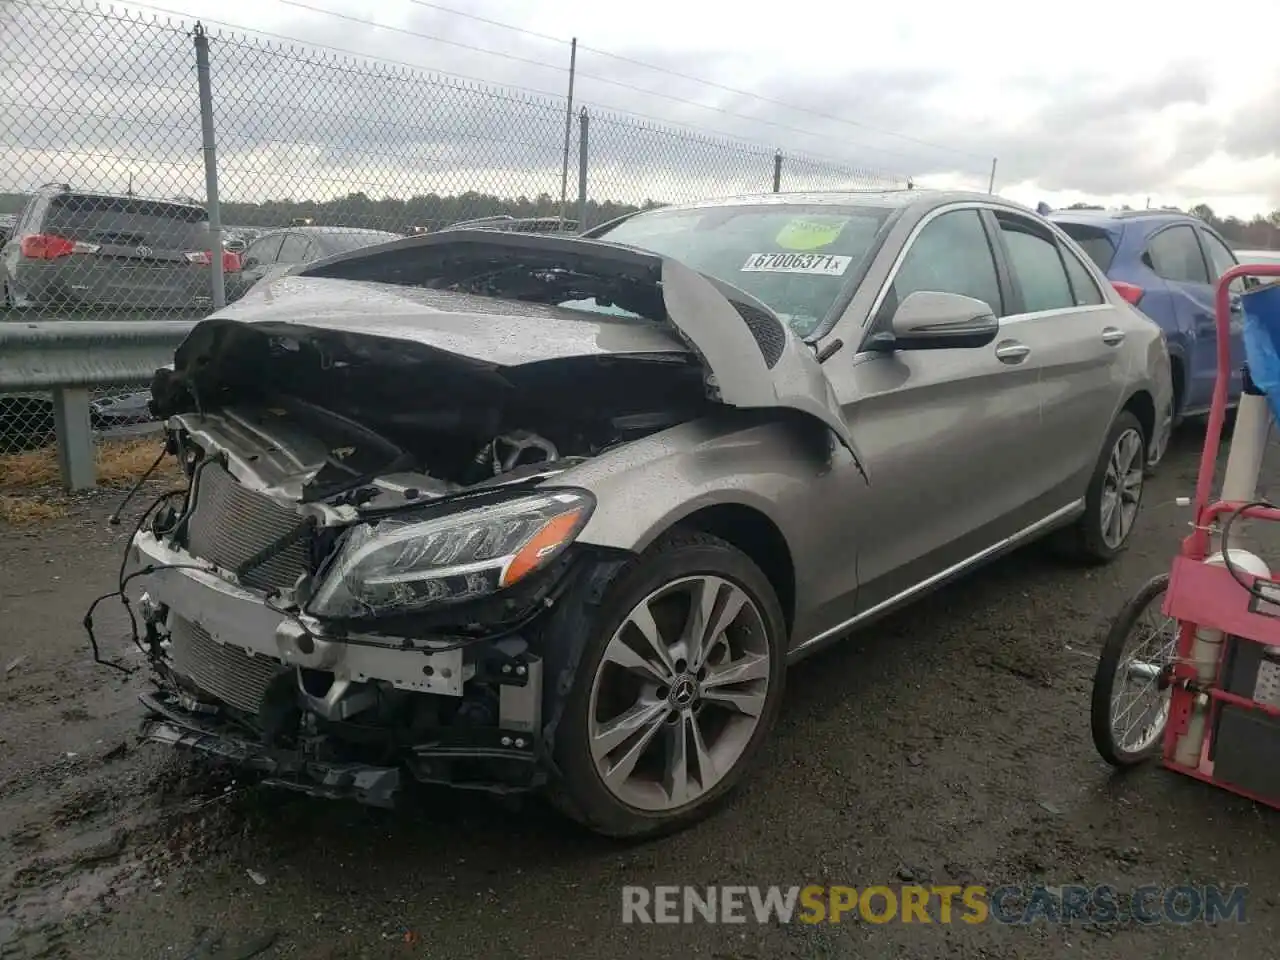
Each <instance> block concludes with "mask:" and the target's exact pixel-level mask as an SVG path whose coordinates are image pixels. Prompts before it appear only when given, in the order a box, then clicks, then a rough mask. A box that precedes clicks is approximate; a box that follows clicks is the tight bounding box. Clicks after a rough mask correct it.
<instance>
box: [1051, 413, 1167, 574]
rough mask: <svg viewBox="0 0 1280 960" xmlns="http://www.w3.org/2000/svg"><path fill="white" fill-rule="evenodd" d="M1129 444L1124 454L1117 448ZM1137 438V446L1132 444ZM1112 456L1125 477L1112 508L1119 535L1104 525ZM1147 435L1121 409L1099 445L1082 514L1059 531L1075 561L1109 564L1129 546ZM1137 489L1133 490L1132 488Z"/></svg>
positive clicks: (1062, 543) (1139, 498) (1138, 502)
mask: <svg viewBox="0 0 1280 960" xmlns="http://www.w3.org/2000/svg"><path fill="white" fill-rule="evenodd" d="M1122 440H1123V441H1124V442H1125V443H1126V444H1127V445H1129V446H1130V449H1131V454H1129V453H1123V452H1121V451H1120V449H1119V447H1120V444H1121V441H1122ZM1135 441H1136V444H1137V446H1136V448H1135V447H1132V444H1133V443H1134V442H1135ZM1113 457H1118V458H1119V461H1120V462H1119V464H1118V465H1119V467H1120V468H1121V470H1122V476H1123V478H1125V479H1126V480H1127V482H1126V483H1125V484H1124V485H1123V491H1124V492H1123V496H1122V497H1121V499H1120V502H1119V503H1118V504H1117V505H1116V507H1115V512H1118V513H1120V520H1121V521H1122V523H1123V529H1122V531H1121V532H1120V535H1119V536H1113V533H1114V530H1113V529H1112V528H1109V527H1108V526H1107V521H1108V519H1109V518H1113V517H1114V514H1113V513H1109V512H1108V511H1107V505H1108V500H1109V498H1108V493H1110V492H1115V490H1116V489H1117V488H1116V487H1115V485H1114V482H1113V475H1114V468H1115V467H1116V466H1117V464H1116V463H1114V462H1113ZM1146 459H1147V438H1146V433H1145V431H1144V430H1143V429H1142V424H1140V423H1139V422H1138V418H1137V417H1135V416H1134V415H1133V414H1132V413H1130V412H1129V411H1128V410H1123V411H1121V412H1120V415H1119V416H1118V417H1116V419H1115V422H1114V423H1112V425H1111V429H1110V430H1109V431H1107V440H1106V442H1105V443H1104V444H1103V445H1102V452H1101V453H1100V454H1099V455H1098V462H1097V464H1096V465H1095V467H1094V469H1093V476H1092V477H1090V479H1089V487H1088V490H1086V492H1085V498H1084V503H1085V509H1084V513H1083V514H1082V515H1081V517H1080V518H1079V519H1078V520H1077V521H1076V522H1075V523H1074V524H1073V525H1072V526H1070V527H1068V528H1067V529H1066V530H1064V531H1063V532H1062V535H1061V536H1060V538H1059V541H1058V542H1059V545H1060V548H1061V549H1062V551H1063V552H1064V553H1065V554H1066V555H1067V556H1069V557H1070V558H1072V559H1074V560H1078V561H1080V562H1083V563H1088V564H1103V563H1110V562H1111V561H1112V560H1114V559H1115V558H1116V557H1118V556H1119V555H1120V554H1121V553H1123V552H1124V551H1125V549H1126V548H1127V547H1128V545H1129V539H1130V537H1131V536H1132V534H1133V528H1134V526H1135V524H1136V522H1137V518H1138V516H1139V514H1140V512H1141V508H1142V493H1143V490H1144V489H1145V487H1146V474H1147V471H1146ZM1135 488H1136V492H1134V491H1135Z"/></svg>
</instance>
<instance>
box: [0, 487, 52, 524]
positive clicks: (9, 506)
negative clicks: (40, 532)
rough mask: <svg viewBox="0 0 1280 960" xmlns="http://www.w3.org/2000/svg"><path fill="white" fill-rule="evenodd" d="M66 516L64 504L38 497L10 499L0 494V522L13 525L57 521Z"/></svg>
mask: <svg viewBox="0 0 1280 960" xmlns="http://www.w3.org/2000/svg"><path fill="white" fill-rule="evenodd" d="M66 515H67V508H66V505H65V504H61V503H56V502H50V501H48V500H41V499H40V498H38V497H12V496H9V495H7V494H0V521H3V522H4V523H9V524H13V525H15V526H16V525H18V524H24V523H41V522H44V521H47V520H58V519H61V518H62V517H65V516H66Z"/></svg>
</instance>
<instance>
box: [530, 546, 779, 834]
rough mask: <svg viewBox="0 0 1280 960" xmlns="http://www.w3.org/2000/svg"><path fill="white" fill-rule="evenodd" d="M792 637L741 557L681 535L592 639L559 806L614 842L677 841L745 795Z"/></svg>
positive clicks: (566, 733) (576, 693)
mask: <svg viewBox="0 0 1280 960" xmlns="http://www.w3.org/2000/svg"><path fill="white" fill-rule="evenodd" d="M785 638H786V627H785V623H784V620H783V616H782V611H781V607H780V605H779V603H778V599H777V596H776V594H775V593H774V590H773V587H772V586H771V585H770V583H769V580H768V579H767V578H766V577H765V575H764V574H763V573H762V572H761V571H760V569H759V568H758V567H757V566H756V565H755V564H754V563H753V562H752V561H751V560H750V558H748V557H747V556H746V555H745V554H743V553H742V552H741V551H740V550H738V549H736V548H735V547H733V546H731V545H730V544H728V543H726V542H724V541H723V540H720V539H718V538H716V537H712V536H709V535H707V534H703V533H698V532H687V533H677V534H674V535H672V536H670V537H668V538H666V539H664V540H663V541H661V542H659V543H658V544H657V545H655V546H654V547H652V548H651V549H650V550H648V551H646V552H645V554H644V555H642V556H641V557H640V558H639V559H638V560H637V561H636V562H635V563H634V564H633V565H632V566H630V567H629V568H627V569H624V570H623V571H622V572H621V573H620V574H619V575H618V577H617V578H616V579H615V581H614V583H613V585H612V586H611V587H610V590H609V594H608V596H607V597H606V599H605V602H604V603H603V605H602V606H601V613H600V616H599V617H598V618H597V620H596V623H595V624H593V625H592V627H591V628H590V635H589V636H587V637H586V638H585V643H584V649H583V653H582V657H581V659H580V661H579V666H578V668H577V672H576V675H575V679H574V683H573V686H572V688H571V690H570V692H569V694H568V698H567V700H566V703H565V709H564V715H563V721H562V725H561V728H560V733H559V735H558V736H557V739H556V748H555V753H556V763H557V766H558V768H559V770H560V777H559V779H558V781H557V782H556V783H555V784H554V785H553V789H552V800H553V801H554V802H556V804H557V806H559V807H560V808H561V809H562V810H563V811H564V812H566V813H568V814H569V815H570V816H572V817H573V818H575V819H577V820H578V821H580V822H581V823H583V824H584V825H586V826H587V827H588V828H590V829H591V830H593V831H595V832H597V833H601V834H605V835H608V836H613V837H628V838H640V837H650V836H655V835H660V834H664V833H670V832H673V831H675V830H678V829H681V828H683V827H686V826H689V825H691V824H693V823H694V822H696V821H698V820H700V819H701V818H702V817H704V816H706V815H707V814H708V813H710V812H711V810H712V809H714V807H715V806H716V805H717V803H718V802H720V801H722V800H723V799H725V798H727V797H728V795H729V794H730V793H731V792H732V791H733V789H734V788H735V787H736V786H738V784H739V783H740V781H741V780H742V778H743V776H744V775H745V773H746V771H747V769H748V768H749V767H750V766H751V764H752V761H753V760H754V759H755V758H756V755H757V754H758V753H759V751H760V748H761V745H762V744H763V742H764V740H765V739H766V737H767V736H768V734H769V731H770V729H771V728H772V726H773V723H774V720H775V719H776V716H777V713H778V709H779V707H780V705H781V702H782V688H783V674H784V670H785V647H786V643H785Z"/></svg>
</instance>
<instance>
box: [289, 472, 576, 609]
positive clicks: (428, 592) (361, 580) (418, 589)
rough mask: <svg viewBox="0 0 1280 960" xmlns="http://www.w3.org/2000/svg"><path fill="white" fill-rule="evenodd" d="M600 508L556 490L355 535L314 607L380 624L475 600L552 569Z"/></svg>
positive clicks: (377, 524) (375, 526) (389, 522)
mask: <svg viewBox="0 0 1280 960" xmlns="http://www.w3.org/2000/svg"><path fill="white" fill-rule="evenodd" d="M594 507H595V501H594V499H592V497H591V495H590V494H588V493H586V492H585V491H581V490H555V491H550V492H546V493H541V494H538V495H535V496H527V497H520V498H519V499H516V500H508V501H505V502H502V503H498V504H492V505H489V506H483V507H476V508H475V509H472V510H464V511H462V512H459V513H453V514H447V515H444V516H438V517H426V516H423V515H422V514H421V513H419V514H416V515H409V516H406V515H403V514H401V515H397V516H393V517H387V518H385V519H381V520H377V521H371V522H369V523H365V524H362V525H361V526H358V527H356V528H354V529H353V530H352V531H351V532H350V534H348V535H347V539H346V541H345V542H344V543H343V545H342V547H341V548H340V550H339V552H338V555H337V557H336V558H335V560H334V562H333V564H332V566H331V567H330V568H329V570H328V572H327V573H326V574H325V576H324V578H323V580H322V581H321V583H320V586H319V588H318V589H317V590H316V593H315V596H314V597H313V598H312V600H311V602H310V604H308V606H307V610H308V612H309V613H312V614H314V615H316V616H319V617H339V618H352V617H376V616H382V615H386V614H397V613H408V612H412V611H414V610H419V609H422V608H423V607H428V606H433V605H435V604H439V603H447V602H450V601H457V600H467V599H471V598H472V597H479V596H483V595H484V594H487V593H493V592H494V591H497V590H501V589H503V588H504V587H509V586H511V585H512V584H514V583H516V582H517V581H519V580H521V579H523V578H524V577H526V576H528V575H529V574H530V573H533V572H534V571H535V570H537V569H539V568H541V567H544V566H546V565H547V564H548V563H550V562H551V560H553V559H554V558H555V557H556V556H557V555H558V554H559V553H560V552H561V551H562V550H563V549H564V548H565V547H566V546H568V545H569V544H570V543H572V542H573V539H574V538H575V537H576V536H577V535H578V533H579V532H581V530H582V528H583V527H584V526H585V525H586V522H587V519H588V518H589V517H590V516H591V511H592V509H593V508H594Z"/></svg>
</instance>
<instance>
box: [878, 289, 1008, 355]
mask: <svg viewBox="0 0 1280 960" xmlns="http://www.w3.org/2000/svg"><path fill="white" fill-rule="evenodd" d="M999 332H1000V321H999V320H998V319H996V315H995V313H994V312H993V311H992V309H991V307H990V306H989V305H988V304H986V303H984V302H983V301H981V300H975V299H974V298H973V297H964V296H961V295H960V294H958V293H939V292H938V291H935V290H917V291H916V292H915V293H911V294H908V295H907V297H906V299H905V300H903V301H902V303H900V304H898V309H897V310H896V311H895V312H894V314H893V320H892V322H891V323H890V329H889V330H886V331H884V332H882V333H878V334H876V335H875V336H873V337H872V338H871V343H870V344H869V346H870V348H871V349H873V350H885V351H890V350H954V349H957V348H963V347H985V346H986V345H987V344H989V343H991V341H993V340H995V338H996V334H998V333H999Z"/></svg>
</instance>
